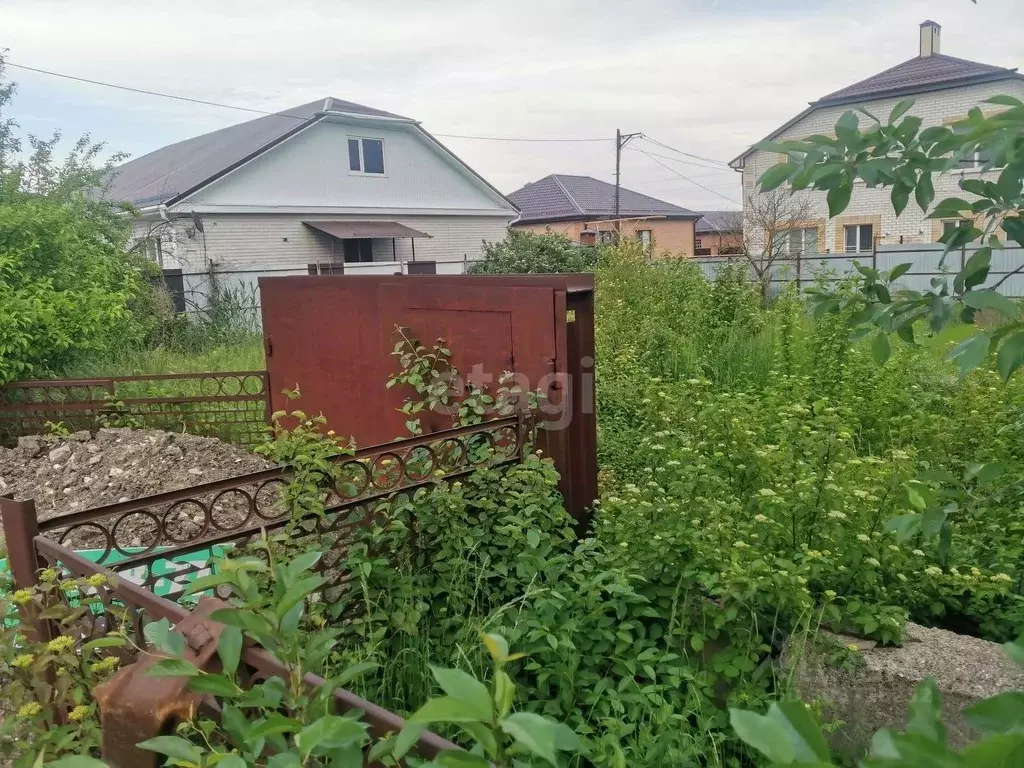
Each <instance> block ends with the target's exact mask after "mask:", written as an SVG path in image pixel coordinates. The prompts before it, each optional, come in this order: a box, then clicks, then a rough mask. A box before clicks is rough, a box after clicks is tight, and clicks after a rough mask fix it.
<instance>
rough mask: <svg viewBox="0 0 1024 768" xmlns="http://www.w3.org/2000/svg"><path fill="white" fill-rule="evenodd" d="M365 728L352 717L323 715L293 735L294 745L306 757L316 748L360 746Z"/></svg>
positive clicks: (364, 725) (364, 734) (364, 737)
mask: <svg viewBox="0 0 1024 768" xmlns="http://www.w3.org/2000/svg"><path fill="white" fill-rule="evenodd" d="M366 728H367V725H366V723H361V722H360V721H359V720H356V719H355V718H352V717H342V716H341V715H324V716H323V717H321V718H319V719H317V720H314V721H313V722H312V723H310V724H309V725H307V726H306V727H305V728H303V729H302V730H301V731H299V732H298V733H297V734H296V735H295V745H296V746H297V747H298V748H299V749H300V750H302V754H303V756H306V755H309V754H310V753H311V752H312V751H313V750H314V749H316V748H317V747H325V748H326V749H337V748H338V747H347V746H349V745H352V744H361V743H362V742H363V741H364V740H365V739H366Z"/></svg>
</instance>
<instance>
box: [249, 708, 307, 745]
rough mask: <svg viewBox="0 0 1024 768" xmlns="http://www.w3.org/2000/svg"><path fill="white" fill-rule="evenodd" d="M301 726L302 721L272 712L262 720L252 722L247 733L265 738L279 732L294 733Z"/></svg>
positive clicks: (257, 737) (255, 737)
mask: <svg viewBox="0 0 1024 768" xmlns="http://www.w3.org/2000/svg"><path fill="white" fill-rule="evenodd" d="M301 728H302V723H300V722H299V721H298V720H295V719H293V718H291V717H286V716H284V715H282V714H280V713H278V712H273V713H271V714H269V715H267V716H266V718H264V719H263V720H258V721H256V722H255V723H253V726H252V730H251V731H250V732H249V735H250V736H251V737H252V738H254V739H260V738H266V737H267V736H274V735H276V734H279V733H295V732H296V731H298V730H300V729H301Z"/></svg>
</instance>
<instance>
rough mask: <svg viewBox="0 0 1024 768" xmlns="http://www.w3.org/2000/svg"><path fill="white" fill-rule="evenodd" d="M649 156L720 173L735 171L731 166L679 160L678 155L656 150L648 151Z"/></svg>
mask: <svg viewBox="0 0 1024 768" xmlns="http://www.w3.org/2000/svg"><path fill="white" fill-rule="evenodd" d="M649 154H650V155H651V157H660V158H661V159H663V160H671V161H672V162H673V163H682V164H683V165H692V166H694V167H695V168H706V169H708V170H709V171H718V172H720V173H722V172H725V171H729V172H733V173H735V171H733V170H732V168H722V167H721V166H719V165H705V164H704V163H695V162H693V161H692V160H681V159H680V158H678V157H669V156H668V155H659V154H658V153H657V152H650V153H649Z"/></svg>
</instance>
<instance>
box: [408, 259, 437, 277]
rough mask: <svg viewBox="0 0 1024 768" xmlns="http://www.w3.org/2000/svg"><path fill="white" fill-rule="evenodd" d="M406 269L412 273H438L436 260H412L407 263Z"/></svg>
mask: <svg viewBox="0 0 1024 768" xmlns="http://www.w3.org/2000/svg"><path fill="white" fill-rule="evenodd" d="M406 269H407V270H408V274H410V275H436V274H437V262H436V261H410V262H409V263H408V264H406Z"/></svg>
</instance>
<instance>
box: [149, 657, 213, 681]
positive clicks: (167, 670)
mask: <svg viewBox="0 0 1024 768" xmlns="http://www.w3.org/2000/svg"><path fill="white" fill-rule="evenodd" d="M146 674H147V675H148V676H149V677H195V676H197V675H200V674H202V672H201V671H200V670H199V668H198V667H196V665H195V664H193V663H192V662H190V661H185V660H184V659H163V660H162V661H158V662H157V663H156V664H154V665H153V666H152V667H150V668H149V670H147V672H146Z"/></svg>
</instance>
